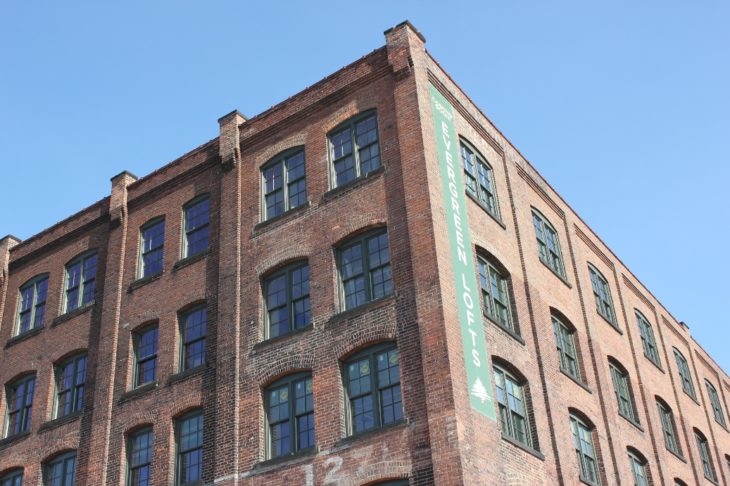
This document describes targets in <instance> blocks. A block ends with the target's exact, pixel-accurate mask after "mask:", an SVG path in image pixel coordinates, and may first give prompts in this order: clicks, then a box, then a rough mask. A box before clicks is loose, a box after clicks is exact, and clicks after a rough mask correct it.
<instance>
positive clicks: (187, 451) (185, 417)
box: [175, 410, 205, 486]
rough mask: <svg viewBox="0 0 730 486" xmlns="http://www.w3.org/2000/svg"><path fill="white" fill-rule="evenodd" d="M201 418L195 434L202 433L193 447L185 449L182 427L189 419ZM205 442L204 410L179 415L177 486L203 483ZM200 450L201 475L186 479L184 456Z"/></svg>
mask: <svg viewBox="0 0 730 486" xmlns="http://www.w3.org/2000/svg"><path fill="white" fill-rule="evenodd" d="M198 418H199V419H200V425H199V427H198V428H196V430H195V432H194V433H195V434H196V435H197V434H200V437H199V438H196V444H195V445H194V446H193V447H189V448H186V449H183V447H182V445H181V444H182V440H181V439H183V437H182V428H183V426H184V424H185V423H186V422H188V421H192V420H197V419H198ZM204 443H205V421H204V416H203V411H202V410H194V411H192V412H189V413H186V414H185V415H182V416H180V417H178V418H177V419H176V420H175V486H188V485H197V484H202V480H203V465H204V464H205V461H204V455H203V453H204V452H205V451H204V450H203V444H204ZM197 451H200V456H199V457H200V462H199V466H198V467H199V469H198V470H199V477H196V478H193V479H184V476H183V468H184V465H185V464H184V458H185V456H187V455H188V454H194V453H196V452H197Z"/></svg>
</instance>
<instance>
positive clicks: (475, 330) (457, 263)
mask: <svg viewBox="0 0 730 486" xmlns="http://www.w3.org/2000/svg"><path fill="white" fill-rule="evenodd" d="M431 108H432V110H433V120H434V128H435V131H436V148H437V150H438V161H439V168H440V171H441V183H442V186H443V194H444V208H445V210H446V221H447V223H448V226H447V229H448V236H449V246H450V247H451V262H452V266H453V269H454V279H455V282H454V283H455V284H456V286H455V287H456V295H455V296H454V297H455V298H456V307H457V309H458V315H459V327H460V329H461V342H462V344H463V347H464V361H465V363H464V366H465V368H466V382H467V386H468V387H469V390H468V393H469V402H470V403H471V407H472V408H473V409H474V410H476V411H477V412H479V413H481V414H482V415H484V416H485V417H487V418H490V419H492V420H495V421H496V420H497V417H496V414H495V410H494V399H493V398H492V380H491V374H490V370H489V355H488V354H487V344H486V338H485V335H484V323H483V319H482V311H481V305H480V303H479V302H480V299H481V297H480V295H481V293H480V291H479V285H478V284H477V279H476V269H475V267H474V258H473V255H472V246H471V235H470V234H469V222H468V221H467V215H466V196H465V194H464V182H463V181H462V178H463V169H462V166H461V162H460V161H459V148H458V145H459V140H458V138H457V136H456V127H455V126H454V108H453V107H452V106H451V103H449V102H448V101H447V100H446V98H444V97H443V95H442V94H441V93H440V92H439V91H438V90H437V89H436V88H435V87H434V86H433V85H431ZM444 299H448V296H444Z"/></svg>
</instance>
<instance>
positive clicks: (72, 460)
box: [43, 452, 76, 486]
mask: <svg viewBox="0 0 730 486" xmlns="http://www.w3.org/2000/svg"><path fill="white" fill-rule="evenodd" d="M75 476H76V452H68V453H66V454H63V455H61V456H59V457H57V458H55V459H53V460H52V461H50V462H48V463H47V464H46V466H45V468H44V471H43V485H44V486H74V478H75Z"/></svg>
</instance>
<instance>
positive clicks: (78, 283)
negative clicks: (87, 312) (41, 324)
mask: <svg viewBox="0 0 730 486" xmlns="http://www.w3.org/2000/svg"><path fill="white" fill-rule="evenodd" d="M96 262H97V256H96V253H94V254H92V255H87V256H83V257H81V258H77V259H76V260H74V261H73V262H71V263H69V265H68V266H67V267H66V312H70V311H72V310H74V309H78V308H79V307H83V306H85V305H87V304H90V303H92V302H93V301H94V293H95V292H96Z"/></svg>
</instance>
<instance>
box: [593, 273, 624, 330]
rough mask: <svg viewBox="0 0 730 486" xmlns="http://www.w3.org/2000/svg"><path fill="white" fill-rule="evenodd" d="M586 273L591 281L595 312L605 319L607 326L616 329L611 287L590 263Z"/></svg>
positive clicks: (616, 321)
mask: <svg viewBox="0 0 730 486" xmlns="http://www.w3.org/2000/svg"><path fill="white" fill-rule="evenodd" d="M588 273H589V277H590V280H591V288H592V289H593V296H594V298H595V299H596V312H598V315H600V316H601V317H603V318H604V319H606V320H607V321H608V322H609V324H611V325H612V326H614V327H615V328H616V329H618V319H617V318H616V308H615V307H614V305H613V297H612V296H611V286H610V285H609V284H608V280H607V279H606V277H605V276H604V275H603V274H602V273H601V272H600V271H599V270H598V269H597V268H596V267H594V266H593V265H591V264H590V263H589V264H588Z"/></svg>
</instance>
